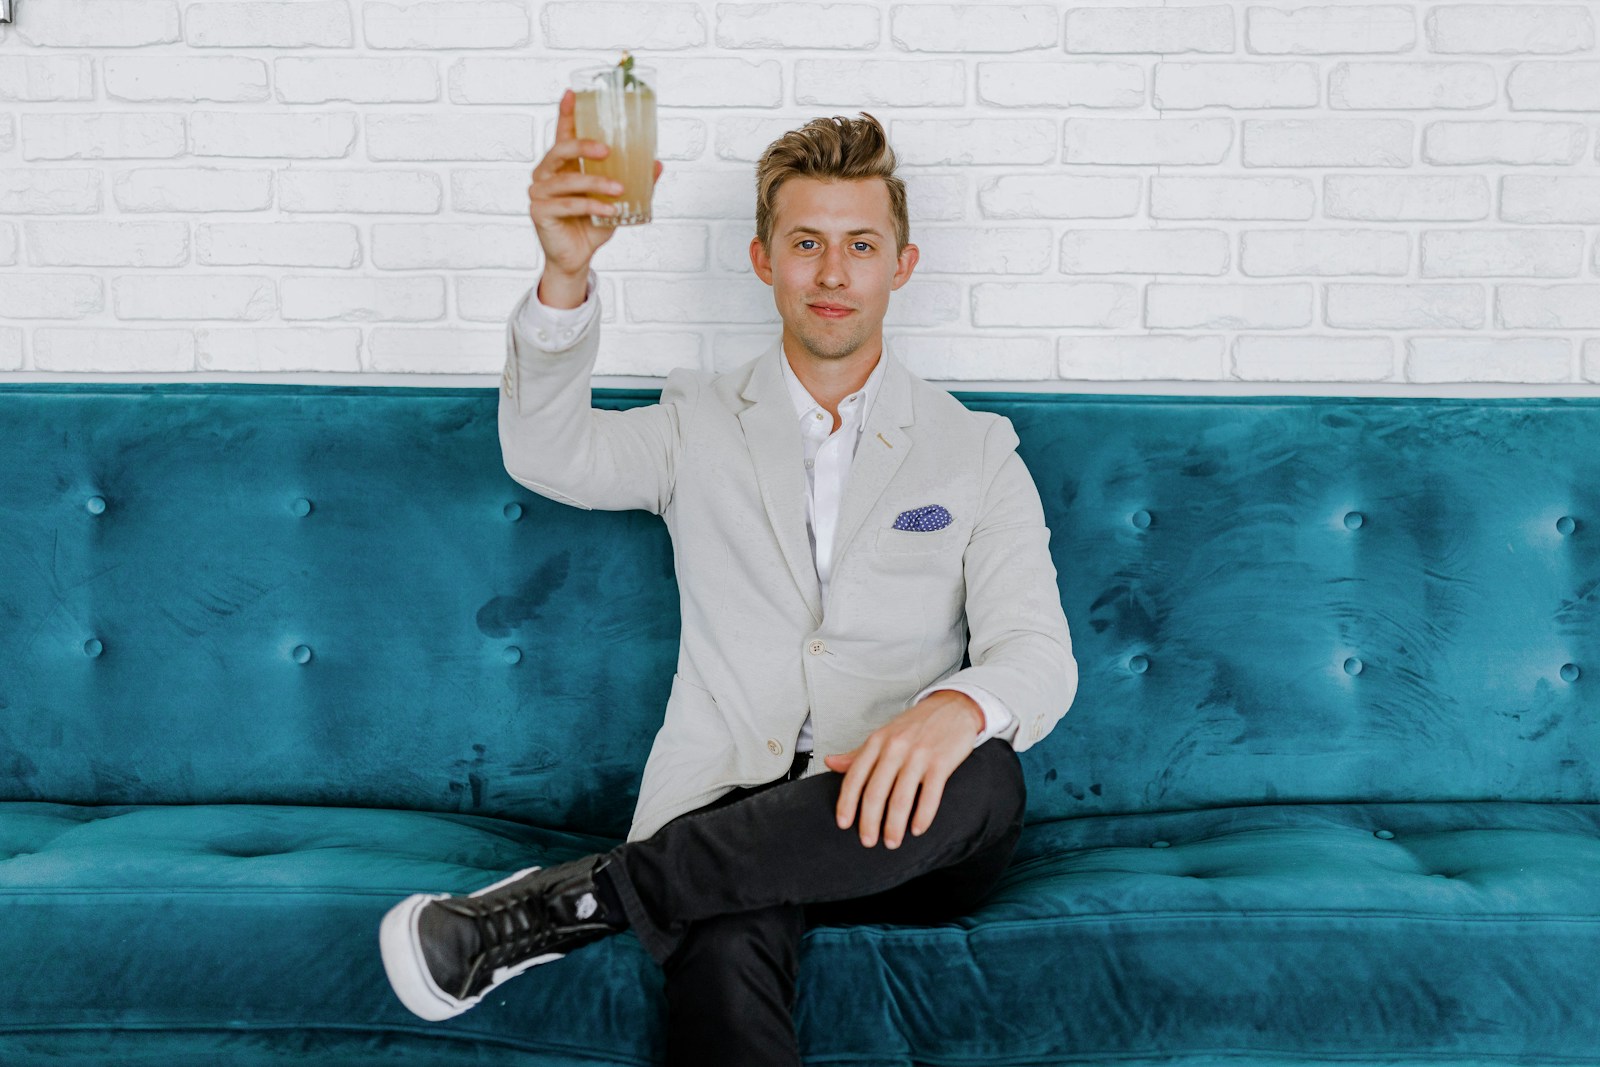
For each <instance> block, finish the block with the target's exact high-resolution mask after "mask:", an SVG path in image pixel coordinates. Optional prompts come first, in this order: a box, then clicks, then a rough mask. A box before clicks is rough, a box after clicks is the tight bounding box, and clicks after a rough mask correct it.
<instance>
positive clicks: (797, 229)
mask: <svg viewBox="0 0 1600 1067" xmlns="http://www.w3.org/2000/svg"><path fill="white" fill-rule="evenodd" d="M792 233H815V234H819V235H821V234H822V231H821V230H819V229H817V228H816V227H814V226H791V227H790V228H789V233H786V234H784V236H785V237H788V236H789V234H792ZM858 233H870V234H872V235H873V236H874V237H882V236H883V234H881V233H879V232H878V231H877V230H874V229H873V228H872V227H870V226H863V227H861V228H860V229H858V230H846V231H845V235H846V236H848V237H854V236H855V235H856V234H858Z"/></svg>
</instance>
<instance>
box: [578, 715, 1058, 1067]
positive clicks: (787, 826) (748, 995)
mask: <svg viewBox="0 0 1600 1067" xmlns="http://www.w3.org/2000/svg"><path fill="white" fill-rule="evenodd" d="M803 767H804V763H803V762H802V760H800V759H797V760H796V762H795V765H794V767H792V768H791V769H790V772H789V774H788V775H785V776H784V777H782V778H779V779H777V780H775V781H772V782H766V783H763V784H761V785H757V786H747V787H740V788H736V789H734V790H732V791H731V792H729V793H726V794H724V795H723V796H721V797H718V798H717V799H716V800H714V801H712V802H711V803H710V804H707V805H705V806H704V807H702V808H699V809H697V810H695V811H691V812H686V813H684V814H683V815H680V816H678V817H677V818H675V819H673V820H672V821H671V822H669V823H667V824H666V825H665V826H663V827H662V828H661V829H660V830H658V831H657V832H656V833H655V834H654V835H652V836H651V837H649V838H647V839H645V840H642V841H631V842H626V843H624V844H622V845H619V846H618V847H617V848H615V849H613V850H612V852H611V856H612V857H613V858H612V862H611V866H610V868H609V871H610V874H611V876H612V882H613V884H615V886H616V887H617V894H618V896H619V897H621V899H622V903H623V908H624V910H625V911H626V912H627V913H628V921H629V923H630V924H631V925H632V928H633V930H634V932H635V933H636V934H637V935H638V937H639V940H640V941H641V942H642V943H643V944H644V947H645V949H646V951H648V952H649V953H650V955H651V956H652V958H654V959H655V961H656V962H657V963H659V964H660V965H661V967H662V971H663V972H664V974H665V977H666V987H665V988H666V998H667V1064H668V1067H680V1065H684V1067H687V1065H693V1067H719V1065H728V1067H765V1065H769V1064H772V1065H778V1064H781V1065H783V1067H796V1065H798V1064H799V1063H800V1051H799V1043H798V1041H797V1040H796V1034H795V1029H794V1016H793V1011H794V1000H795V983H796V978H797V975H798V971H799V950H800V935H801V934H802V933H804V932H805V930H806V929H807V928H808V927H811V926H816V925H819V924H823V923H830V924H845V923H914V924H919V925H928V924H933V923H939V922H947V921H949V920H951V919H954V918H955V917H957V916H959V915H962V914H965V913H967V912H969V911H971V910H972V909H973V908H974V907H976V906H977V905H978V904H979V903H981V902H982V901H983V899H984V898H985V897H986V896H988V894H989V892H990V890H992V889H993V888H994V885H995V883H996V882H998V881H999V879H1000V875H1001V873H1002V872H1003V871H1004V870H1005V868H1006V865H1007V864H1008V863H1009V862H1010V860H1011V854H1012V851H1013V850H1014V849H1015V847H1016V844H1017V838H1018V837H1019V836H1020V835H1021V833H1022V816H1023V808H1024V805H1025V801H1026V799H1027V796H1026V789H1025V787H1024V785H1023V780H1022V764H1021V762H1020V760H1019V759H1018V758H1017V753H1016V751H1015V750H1014V749H1013V748H1012V747H1011V745H1010V744H1009V743H1008V742H1007V741H1006V740H1005V739H1004V738H998V737H996V738H990V739H989V740H988V741H985V742H984V743H983V744H981V745H979V746H978V747H977V748H975V749H973V751H972V753H971V755H969V756H968V757H967V758H966V759H965V760H963V761H962V763H961V765H960V766H959V767H957V768H956V769H955V771H954V772H952V774H951V775H950V778H949V780H948V781H946V783H945V787H944V792H943V793H942V794H941V796H940V798H939V809H938V812H937V813H936V814H935V815H934V819H933V822H932V823H931V824H929V826H928V829H927V830H926V831H925V832H924V833H923V834H922V835H921V836H917V835H913V834H912V833H911V825H910V823H911V820H910V818H909V817H908V819H907V821H906V827H905V830H904V833H903V835H902V838H901V841H900V846H899V847H898V848H894V849H890V848H887V847H885V845H884V843H883V834H882V832H881V829H880V831H879V833H878V834H877V841H876V843H875V844H874V845H873V846H872V847H871V848H867V847H865V846H864V845H862V843H861V831H860V813H859V808H860V803H859V801H858V803H857V809H858V810H857V818H856V820H855V821H853V822H852V823H851V825H850V826H848V827H846V828H844V829H840V827H839V824H838V821H837V819H836V818H835V810H836V808H837V805H838V801H839V788H840V785H841V784H842V783H843V782H844V775H842V774H840V773H838V772H836V771H827V772H824V773H822V774H818V775H814V776H813V777H810V778H798V777H797V775H798V773H799V771H800V770H801V769H803ZM915 812H916V807H915V805H913V806H912V814H913V816H914V815H915Z"/></svg>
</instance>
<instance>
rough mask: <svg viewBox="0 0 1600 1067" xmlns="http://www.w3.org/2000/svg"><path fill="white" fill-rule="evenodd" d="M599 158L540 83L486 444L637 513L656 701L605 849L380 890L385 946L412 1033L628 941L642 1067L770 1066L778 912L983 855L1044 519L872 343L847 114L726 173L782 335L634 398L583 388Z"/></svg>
mask: <svg viewBox="0 0 1600 1067" xmlns="http://www.w3.org/2000/svg"><path fill="white" fill-rule="evenodd" d="M605 153H606V148H605V146H604V145H602V144H599V143H598V142H592V141H579V140H578V139H577V137H576V131H575V126H574V122H573V97H572V94H571V93H570V92H569V93H567V94H566V95H564V96H563V97H562V100H561V105H560V109H559V118H558V125H557V137H556V143H555V145H554V146H553V147H552V148H551V149H550V151H549V152H548V153H547V154H546V155H545V157H544V159H543V160H541V161H540V163H539V165H538V166H537V167H536V168H535V169H534V171H533V184H532V185H531V186H530V187H529V196H530V201H531V207H530V214H531V216H532V218H533V221H534V225H535V227H536V229H537V232H538V236H539V241H540V243H541V245H542V246H543V248H544V255H545V266H544V271H543V274H542V276H541V278H540V281H539V283H538V284H537V285H536V286H534V288H533V289H532V290H531V291H530V292H529V294H528V295H527V296H525V297H524V298H523V300H522V301H521V302H520V303H519V305H518V307H517V308H516V309H515V310H514V311H513V313H512V316H511V321H510V322H509V323H508V324H507V348H508V354H507V361H506V370H505V377H504V379H503V381H502V386H501V396H500V440H501V445H502V448H503V451H504V457H505V464H506V469H507V471H508V472H509V473H510V474H511V476H512V477H513V478H514V479H516V480H517V481H518V482H519V483H521V484H522V485H524V486H527V487H528V488H530V489H533V490H534V491H536V492H538V493H540V494H541V495H544V496H546V497H549V498H550V499H554V500H559V501H562V502H564V503H567V504H570V505H572V506H575V507H580V508H587V509H593V508H601V509H605V510H621V509H627V508H639V509H643V510H646V511H650V512H652V513H654V514H658V515H661V516H662V518H663V519H664V520H665V521H666V522H667V525H668V529H669V531H670V533H671V536H672V541H673V546H674V555H675V558H676V566H677V576H678V584H679V592H680V600H681V603H682V609H683V626H682V643H681V646H680V653H679V659H678V668H677V673H676V674H675V675H674V676H673V679H672V689H671V695H670V697H669V699H668V702H667V707H666V712H665V715H664V721H663V723H662V726H661V729H660V731H659V732H658V733H657V734H656V738H655V742H654V744H653V746H652V748H651V752H650V756H649V759H648V760H647V761H646V764H645V767H644V772H643V777H642V780H641V783H640V789H639V798H638V805H637V808H636V810H635V812H634V818H633V826H632V828H631V829H630V831H629V834H628V838H627V841H625V842H624V843H623V844H622V845H619V846H618V847H617V848H615V849H612V850H611V851H609V852H606V853H603V854H598V855H591V856H585V857H583V858H581V859H577V860H572V861H569V862H566V863H561V864H558V865H555V866H551V867H547V868H539V867H530V868H528V869H526V870H523V871H518V872H517V873H516V874H514V875H511V876H510V877H508V878H506V879H504V880H502V881H500V882H496V883H494V884H493V885H490V886H486V887H485V888H483V889H481V890H479V891H477V892H475V893H472V894H469V895H466V896H449V895H447V894H443V893H434V894H417V895H414V896H412V897H408V898H407V899H406V900H404V901H402V902H401V903H400V904H397V905H396V906H395V907H394V908H393V909H392V910H391V911H390V912H389V914H388V916H386V917H385V919H384V922H383V927H382V930H381V933H380V942H381V946H382V951H383V959H384V964H385V967H386V970H387V973H388V975H389V979H390V982H391V984H392V985H393V987H394V990H395V992H396V994H397V995H398V996H399V997H400V999H401V1000H402V1002H403V1003H405V1004H406V1006H407V1007H409V1008H410V1009H411V1010H412V1011H414V1012H416V1013H417V1014H419V1015H422V1016H423V1017H425V1018H430V1019H442V1018H448V1017H450V1016H452V1015H455V1014H458V1013H460V1012H462V1011H465V1010H467V1009H468V1008H470V1007H472V1006H473V1005H475V1004H477V1003H478V1002H479V1001H481V999H482V998H483V996H484V995H485V994H486V993H488V991H489V990H491V989H493V988H494V987H495V986H497V985H499V984H500V983H502V982H504V981H506V980H508V979H509V978H511V977H513V976H514V975H516V974H520V973H521V972H522V971H524V970H526V969H527V968H528V967H531V966H533V965H535V964H539V963H545V962H548V961H551V960H555V959H559V958H561V957H562V956H563V955H565V954H566V953H568V952H570V951H572V950H573V949H575V948H578V947H580V946H581V945H584V944H587V943H589V942H592V941H594V940H596V939H598V938H601V937H605V936H609V935H610V934H614V933H617V932H619V931H621V930H624V929H632V930H633V931H634V932H635V934H636V935H637V936H638V938H639V940H640V942H641V943H642V944H643V945H644V947H645V948H646V950H647V951H649V952H650V954H651V956H652V957H653V958H654V959H655V960H656V962H657V963H659V964H660V965H661V966H662V969H663V972H664V975H665V978H666V983H665V990H666V997H667V1005H668V1026H667V1057H668V1062H669V1064H694V1065H696V1067H713V1065H717V1064H730V1065H739V1067H751V1065H760V1064H784V1065H794V1064H798V1063H799V1062H800V1054H799V1049H798V1044H797V1041H796V1035H795V1031H794V1024H793V1017H792V1011H793V1007H794V995H795V978H796V974H797V971H798V953H799V943H800V937H801V934H802V933H803V932H804V930H805V929H806V928H807V926H809V925H814V924H816V923H821V922H834V923H839V922H916V923H932V922H939V921H944V920H947V919H950V918H953V917H955V916H957V915H960V914H963V913H964V912H966V911H968V910H970V909H971V908H973V907H974V906H976V905H977V904H978V903H980V902H981V901H982V900H983V898H984V897H985V896H986V895H987V894H988V893H989V891H990V890H991V889H992V888H993V886H994V884H995V883H996V881H997V880H998V879H999V877H1000V875H1001V873H1002V872H1003V870H1004V869H1005V867H1006V864H1007V863H1008V861H1009V860H1010V857H1011V854H1012V849H1013V848H1014V846H1015V844H1016V841H1017V838H1018V836H1019V834H1020V832H1021V828H1022V816H1023V807H1024V801H1025V789H1024V785H1023V779H1022V773H1021V765H1020V761H1019V760H1018V758H1017V755H1016V753H1017V752H1018V751H1020V750H1024V749H1026V748H1028V747H1029V746H1031V745H1032V744H1034V743H1035V742H1037V741H1038V740H1039V739H1040V738H1042V737H1043V736H1044V735H1045V734H1046V733H1048V732H1049V731H1050V729H1051V728H1052V727H1053V726H1054V725H1055V723H1056V722H1057V721H1059V720H1060V718H1061V716H1062V715H1064V714H1065V713H1066V711H1067V709H1068V707H1069V706H1070V705H1071V703H1072V698H1073V696H1074V694H1075V693H1076V691H1077V664H1076V662H1075V661H1074V659H1073V657H1072V650H1071V640H1070V636H1069V633H1068V629H1067V620H1066V617H1065V615H1064V614H1063V612H1062V609H1061V603H1060V598H1059V595H1058V592H1057V586H1056V571H1055V568H1054V566H1053V564H1052V562H1051V559H1050V554H1049V538H1050V531H1049V529H1048V528H1047V527H1046V526H1045V523H1044V512H1043V508H1042V505H1041V502H1040V500H1039V494H1038V491H1037V489H1036V488H1035V486H1034V483H1033V480H1032V478H1031V476H1030V475H1029V474H1028V471H1027V468H1026V467H1025V466H1024V464H1023V462H1022V460H1021V458H1020V457H1019V456H1018V455H1017V453H1016V451H1015V449H1016V445H1017V436H1016V434H1015V432H1014V431H1013V429H1012V426H1011V424H1010V421H1009V420H1007V419H1005V418H1003V417H1000V416H996V415H993V414H990V413H984V412H974V411H970V410H968V409H967V408H965V407H964V406H963V405H961V404H960V403H959V402H958V401H956V400H955V399H954V398H953V397H952V396H950V394H949V393H948V392H947V391H945V390H942V389H938V388H936V387H934V386H931V385H929V384H928V383H926V382H924V381H922V380H921V379H919V378H917V377H916V376H914V375H912V374H911V373H910V372H909V371H908V370H907V369H906V368H905V367H904V366H903V365H901V363H900V362H899V361H898V359H896V358H895V357H894V356H893V354H892V353H891V351H890V350H889V349H888V348H887V347H886V346H885V344H884V341H883V318H884V314H885V312H886V311H887V309H888V302H889V293H890V292H891V291H892V290H895V289H898V288H900V287H901V286H902V285H904V284H905V283H906V281H908V280H909V279H910V277H911V272H912V269H913V267H914V266H915V264H916V262H917V255H918V253H917V248H916V246H915V245H913V244H910V243H909V224H908V222H907V215H906V204H905V188H904V185H903V183H902V182H901V180H900V179H899V178H897V177H895V176H894V174H893V171H894V165H895V161H894V154H893V152H892V150H891V149H890V148H889V145H888V143H887V140H886V138H885V135H884V132H883V128H882V127H881V126H880V125H879V124H878V122H877V120H876V119H874V118H872V117H871V116H870V115H866V114H865V113H863V119H862V120H846V119H842V118H838V117H835V118H833V119H831V120H828V119H817V120H814V121H812V122H810V123H808V124H807V125H806V126H804V127H802V128H801V129H799V130H794V131H791V132H789V133H787V134H785V135H784V136H783V137H781V138H779V139H778V140H777V141H776V142H774V143H773V144H772V145H771V146H769V148H768V149H767V151H766V153H765V154H764V155H763V156H762V159H761V161H760V163H759V165H758V167H757V175H756V184H757V206H756V236H755V238H753V239H752V241H751V243H750V258H751V263H752V265H753V267H754V269H755V272H756V273H757V274H758V275H759V276H760V277H761V279H762V280H763V281H765V282H766V283H767V284H769V285H771V286H772V288H773V295H774V299H775V301H776V304H777V308H778V311H779V314H780V316H781V317H782V320H783V330H782V334H781V337H780V338H779V339H778V340H777V341H775V342H774V343H773V344H772V345H771V346H770V347H769V348H768V349H767V350H766V351H765V352H764V353H763V354H762V355H760V356H759V357H757V358H756V359H754V360H751V361H750V362H748V363H745V364H744V365H742V366H740V367H738V368H736V369H734V370H731V371H728V372H727V373H724V374H712V373H709V372H696V371H690V370H685V369H680V370H674V371H673V372H672V373H671V374H669V375H668V377H667V381H666V384H665V386H664V387H663V389H662V395H661V401H660V403H659V404H654V405H646V406H643V407H637V408H632V409H628V410H625V411H614V410H606V409H594V408H592V407H591V406H590V396H591V394H590V376H591V373H592V370H593V366H594V362H595V358H596V354H597V351H598V346H599V330H600V327H599V314H598V299H597V296H596V293H595V289H596V278H595V276H594V274H593V271H592V270H591V268H590V260H591V258H592V257H593V255H594V252H595V250H596V249H598V248H599V246H600V245H602V244H604V243H605V242H606V241H607V240H609V239H610V237H611V235H612V234H613V233H614V232H615V230H614V229H612V228H608V227H600V226H595V225H592V224H591V223H590V221H589V218H588V216H589V215H591V214H597V215H598V214H604V213H606V212H608V211H610V210H611V205H610V204H609V203H607V202H605V201H601V200H598V199H594V198H592V197H593V194H597V193H606V192H615V191H616V190H615V188H612V187H608V183H607V180H606V179H603V178H601V177H600V176H598V175H584V174H582V173H580V172H579V171H578V168H577V165H576V161H577V159H578V158H579V156H580V155H581V156H584V157H588V158H600V157H603V156H604V155H605ZM661 169H662V165H661V162H660V161H659V160H658V161H656V163H655V177H656V179H657V180H659V178H660V174H661ZM969 626H970V648H969V647H968V645H967V642H968V630H969ZM964 653H969V654H970V660H971V666H967V667H964V668H963V654H964ZM816 751H820V752H822V753H823V757H822V759H821V760H813V759H812V754H813V753H814V752H816ZM880 836H881V839H882V845H883V847H882V848H879V847H877V845H878V843H879V838H880Z"/></svg>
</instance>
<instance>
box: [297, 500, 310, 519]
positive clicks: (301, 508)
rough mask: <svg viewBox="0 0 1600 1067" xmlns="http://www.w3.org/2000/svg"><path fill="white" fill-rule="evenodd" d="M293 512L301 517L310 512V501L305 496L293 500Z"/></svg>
mask: <svg viewBox="0 0 1600 1067" xmlns="http://www.w3.org/2000/svg"><path fill="white" fill-rule="evenodd" d="M294 513H295V514H296V515H298V516H300V517H301V518H302V519H303V518H305V517H306V516H307V515H309V514H311V501H309V500H307V499H306V498H305V497H300V498H299V499H298V500H296V501H295V502H294Z"/></svg>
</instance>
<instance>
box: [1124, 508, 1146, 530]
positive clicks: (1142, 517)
mask: <svg viewBox="0 0 1600 1067" xmlns="http://www.w3.org/2000/svg"><path fill="white" fill-rule="evenodd" d="M1128 521H1130V522H1132V523H1133V524H1134V525H1135V526H1137V527H1138V528H1139V529H1141V530H1144V529H1148V528H1149V526H1150V513H1149V512H1148V511H1146V510H1145V509H1144V508H1140V509H1139V510H1138V511H1135V512H1134V513H1133V515H1132V517H1131V518H1130V519H1129V520H1128Z"/></svg>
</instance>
